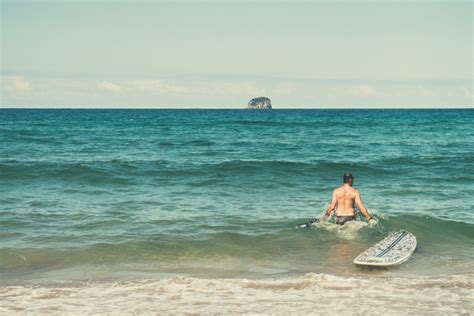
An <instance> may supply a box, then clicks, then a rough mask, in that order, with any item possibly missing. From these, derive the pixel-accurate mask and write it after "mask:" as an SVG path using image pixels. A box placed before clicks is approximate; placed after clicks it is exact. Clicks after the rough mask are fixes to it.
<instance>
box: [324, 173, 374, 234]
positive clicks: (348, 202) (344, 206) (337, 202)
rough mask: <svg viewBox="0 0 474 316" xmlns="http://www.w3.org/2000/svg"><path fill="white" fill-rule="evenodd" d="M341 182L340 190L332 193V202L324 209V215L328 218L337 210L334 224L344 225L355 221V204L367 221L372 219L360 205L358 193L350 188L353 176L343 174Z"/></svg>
mask: <svg viewBox="0 0 474 316" xmlns="http://www.w3.org/2000/svg"><path fill="white" fill-rule="evenodd" d="M343 182H344V185H343V186H342V187H340V188H337V189H336V190H334V192H333V193H332V201H331V204H329V206H328V208H327V209H326V215H327V216H330V215H331V213H332V212H333V211H334V210H335V209H336V208H337V211H336V224H340V225H344V223H345V222H347V221H352V220H354V219H355V214H356V212H355V209H354V204H355V205H357V206H358V207H359V209H360V211H361V212H362V214H364V216H365V217H366V218H367V220H370V219H372V216H371V215H370V214H369V212H368V211H367V209H366V208H365V206H364V203H362V199H361V197H360V193H359V191H357V190H356V189H354V188H353V187H352V184H353V183H354V176H353V175H352V174H351V173H346V174H344V177H343Z"/></svg>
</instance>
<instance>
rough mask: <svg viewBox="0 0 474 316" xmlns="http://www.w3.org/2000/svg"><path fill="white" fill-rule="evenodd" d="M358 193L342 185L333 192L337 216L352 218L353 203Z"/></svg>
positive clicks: (353, 213) (353, 211) (353, 212)
mask: <svg viewBox="0 0 474 316" xmlns="http://www.w3.org/2000/svg"><path fill="white" fill-rule="evenodd" d="M357 193H358V191H357V190H356V189H354V188H352V187H350V186H347V185H344V186H342V187H340V188H337V189H336V190H334V194H335V195H336V199H337V211H336V215H337V216H354V215H355V210H354V202H355V199H356V196H357Z"/></svg>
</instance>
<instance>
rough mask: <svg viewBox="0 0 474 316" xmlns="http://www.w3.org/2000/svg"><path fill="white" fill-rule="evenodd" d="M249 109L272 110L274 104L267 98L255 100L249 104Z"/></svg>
mask: <svg viewBox="0 0 474 316" xmlns="http://www.w3.org/2000/svg"><path fill="white" fill-rule="evenodd" d="M247 109H258V110H271V109H272V103H271V101H270V99H269V98H266V97H259V98H254V99H252V100H250V102H249V103H248V104H247Z"/></svg>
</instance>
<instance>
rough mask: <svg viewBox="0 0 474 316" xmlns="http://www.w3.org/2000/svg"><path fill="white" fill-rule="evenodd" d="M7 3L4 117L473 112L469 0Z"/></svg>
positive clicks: (48, 0) (3, 15)
mask: <svg viewBox="0 0 474 316" xmlns="http://www.w3.org/2000/svg"><path fill="white" fill-rule="evenodd" d="M0 3H1V43H0V44H1V65H0V66H1V68H0V71H1V73H0V75H1V99H0V101H1V104H0V107H4V108H5V107H66V108H69V107H88V108H109V107H119V108H124V107H125V108H196V107H198V108H243V107H245V105H246V104H247V102H248V101H249V100H250V99H251V98H253V97H259V96H267V97H269V98H271V99H272V104H273V106H274V107H275V108H385V107H402V108H405V107H410V108H421V107H447V108H450V107H471V108H472V107H474V105H473V46H474V43H473V2H472V1H462V0H451V1H428V0H420V1H408V0H403V1H383V0H381V1H373V0H372V1H355V0H353V1H265V0H262V1H174V2H171V1H125V0H124V1H112V0H109V1H106V0H101V1H93V0H87V1H79V0H62V1H59V0H57V1H52V0H44V1H41V0H39V1H32V0H11V1H10V0H8V1H7V0H0Z"/></svg>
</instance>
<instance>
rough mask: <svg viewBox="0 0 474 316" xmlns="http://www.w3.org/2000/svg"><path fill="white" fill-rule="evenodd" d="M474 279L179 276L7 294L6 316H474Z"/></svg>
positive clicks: (11, 289) (3, 289)
mask: <svg viewBox="0 0 474 316" xmlns="http://www.w3.org/2000/svg"><path fill="white" fill-rule="evenodd" d="M473 289H474V278H473V275H462V274H460V275H451V276H420V277H417V278H413V277H382V278H381V277H360V276H357V277H339V276H335V275H328V274H316V273H308V274H306V275H303V276H300V277H296V278H286V279H261V280H251V279H201V278H192V277H187V276H176V277H172V278H163V279H142V280H140V279H139V280H130V281H119V282H117V281H110V280H109V281H90V280H89V281H65V282H53V283H49V284H42V285H38V284H28V285H21V286H13V285H11V286H0V298H1V300H2V305H1V307H0V313H8V314H11V313H14V314H28V313H34V314H51V313H52V314H63V313H67V314H83V313H87V314H95V313H113V314H134V313H157V312H159V313H162V314H208V313H209V312H212V313H215V314H224V313H225V314H228V313H230V314H292V313H296V314H301V313H315V312H317V313H319V314H338V313H344V314H354V313H356V314H359V313H360V314H364V315H376V314H380V313H381V312H383V313H384V314H390V315H392V314H393V315H395V314H400V313H406V312H409V313H415V314H416V313H430V314H431V313H435V314H452V313H469V312H470V311H472V305H473V304H472V302H473V299H474V295H473Z"/></svg>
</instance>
